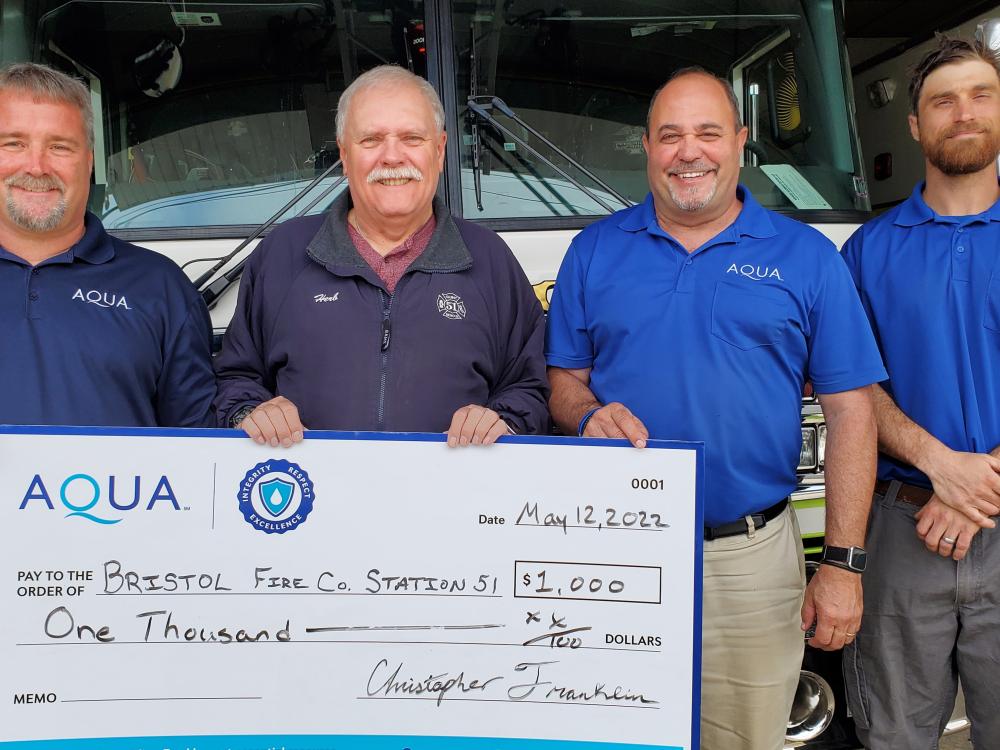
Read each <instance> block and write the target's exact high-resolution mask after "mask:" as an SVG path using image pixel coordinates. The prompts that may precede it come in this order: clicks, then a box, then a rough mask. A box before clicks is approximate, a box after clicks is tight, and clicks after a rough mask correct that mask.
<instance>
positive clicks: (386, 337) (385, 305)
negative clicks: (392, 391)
mask: <svg viewBox="0 0 1000 750" xmlns="http://www.w3.org/2000/svg"><path fill="white" fill-rule="evenodd" d="M378 293H379V297H380V298H381V300H382V343H381V347H382V373H381V377H380V379H379V391H378V429H379V430H380V431H381V430H384V429H385V384H386V381H387V379H388V373H389V344H390V343H391V342H392V325H391V323H390V321H389V315H390V314H391V313H392V298H393V296H395V295H386V293H385V292H384V291H382V290H381V289H379V292H378ZM387 296H388V301H387V300H386V297H387Z"/></svg>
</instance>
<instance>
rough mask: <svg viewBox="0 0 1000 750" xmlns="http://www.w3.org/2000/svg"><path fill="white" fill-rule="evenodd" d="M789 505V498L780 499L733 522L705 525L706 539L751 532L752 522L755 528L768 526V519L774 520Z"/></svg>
mask: <svg viewBox="0 0 1000 750" xmlns="http://www.w3.org/2000/svg"><path fill="white" fill-rule="evenodd" d="M787 505H788V498H787V497H786V498H784V499H782V500H779V501H778V502H776V503H775V504H774V505H772V506H771V507H770V508H764V510H762V511H758V512H757V513H751V514H750V515H747V516H744V517H743V518H741V519H740V520H739V521H733V522H731V523H724V524H722V525H721V526H706V527H705V541H706V542H710V541H712V540H713V539H722V538H723V537H727V536H737V535H739V534H747V533H749V532H750V524H753V528H754V530H755V531H756V530H757V529H762V528H764V527H765V526H767V523H768V521H773V520H774V519H775V518H777V517H778V516H780V515H781V512H782V511H783V510H784V509H785V507H786V506H787Z"/></svg>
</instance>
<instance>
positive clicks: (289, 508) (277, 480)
mask: <svg viewBox="0 0 1000 750" xmlns="http://www.w3.org/2000/svg"><path fill="white" fill-rule="evenodd" d="M237 499H238V500H239V503H240V513H242V514H243V518H245V519H246V522H247V523H248V524H250V525H251V526H253V527H254V528H255V529H256V530H257V531H263V532H264V533H265V534H284V533H286V532H289V531H294V530H295V529H297V528H298V527H299V526H301V525H302V524H303V523H304V522H305V520H306V518H308V516H309V513H310V512H311V511H312V508H313V500H314V499H315V495H314V493H313V484H312V481H311V480H310V479H309V475H308V474H307V473H306V472H305V471H304V470H303V469H302V467H300V466H299V465H298V464H293V463H292V462H291V461H284V460H279V459H269V460H267V461H263V462H262V463H259V464H257V465H256V466H254V467H253V468H252V469H250V471H248V472H247V473H246V476H244V477H243V481H242V482H240V489H239V492H238V493H237Z"/></svg>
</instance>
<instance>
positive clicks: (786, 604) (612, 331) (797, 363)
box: [546, 69, 885, 750]
mask: <svg viewBox="0 0 1000 750" xmlns="http://www.w3.org/2000/svg"><path fill="white" fill-rule="evenodd" d="M746 139H747V130H746V128H744V127H743V126H742V125H741V124H740V120H739V109H738V106H737V102H736V98H735V95H734V94H733V91H732V88H731V87H730V86H729V84H728V82H727V81H723V80H721V79H718V78H716V77H715V76H713V75H711V74H709V73H707V72H705V71H704V70H701V69H685V70H681V71H678V72H677V73H675V74H674V76H673V77H672V78H671V79H670V80H669V81H668V82H667V83H666V84H665V85H664V86H663V87H662V88H661V89H660V90H659V91H658V92H657V93H656V94H655V95H654V97H653V101H652V103H651V105H650V110H649V117H648V121H647V128H646V134H645V135H644V137H643V146H644V148H645V150H646V154H647V160H648V162H647V176H648V179H649V185H650V189H651V193H650V195H649V196H648V197H647V199H646V201H645V202H644V203H642V204H640V205H638V206H635V207H633V208H630V209H626V210H624V211H620V212H619V213H617V214H615V215H613V216H610V217H608V218H606V219H604V220H602V221H599V222H597V223H596V224H592V225H591V226H589V227H587V228H586V229H585V230H584V231H582V232H581V233H580V234H579V235H578V236H577V237H576V239H575V240H574V241H573V244H572V246H571V247H570V250H569V253H568V254H567V256H566V259H565V260H564V262H563V265H562V268H561V269H560V271H559V276H558V279H557V282H556V286H555V293H554V295H553V299H552V308H551V311H550V314H549V330H548V341H547V344H546V356H547V360H548V364H549V377H550V380H551V384H552V399H551V403H550V407H551V410H552V416H553V418H554V419H555V421H556V423H557V424H558V425H559V426H560V427H561V428H562V429H563V430H564V431H566V432H567V433H569V434H579V435H582V436H593V437H612V438H615V437H626V438H628V439H629V440H630V441H632V443H633V444H635V445H636V446H638V447H642V446H643V445H645V441H646V439H647V438H648V437H649V436H652V437H654V438H673V439H682V440H703V441H705V472H704V476H705V486H704V498H705V506H704V518H705V529H704V535H705V536H704V538H705V544H704V560H703V563H704V588H703V591H704V595H703V601H702V607H703V610H702V622H703V632H702V646H703V650H702V672H701V674H702V695H701V707H702V715H701V747H702V748H703V749H704V750H740V749H741V748H743V749H745V750H775V749H776V748H780V747H782V745H783V739H784V734H785V727H786V724H787V718H788V714H789V711H790V709H791V705H792V699H793V696H794V694H795V687H796V685H797V683H798V675H799V669H800V665H801V663H802V651H803V631H804V630H806V629H807V628H809V626H810V625H813V624H814V623H815V628H816V635H815V637H814V638H813V639H812V640H811V643H812V645H814V646H818V647H819V648H823V649H838V648H840V647H842V646H843V644H844V643H846V642H849V641H850V640H851V639H852V638H853V637H854V633H856V632H857V629H858V625H859V623H860V621H861V598H862V595H861V577H860V576H859V575H858V571H859V570H860V569H861V567H862V564H861V563H862V558H863V550H860V549H859V545H861V543H862V542H863V541H864V532H865V522H866V520H867V518H868V506H869V502H870V494H871V487H872V483H873V482H874V473H875V421H874V417H873V415H872V407H871V398H870V393H869V390H870V389H869V387H868V386H869V385H870V384H871V383H874V382H878V381H879V380H881V379H883V378H884V377H885V371H884V370H883V368H882V363H881V361H880V359H879V356H878V349H877V347H876V345H875V342H874V340H873V338H872V335H871V331H870V329H869V327H868V324H867V322H866V321H865V318H864V312H863V311H862V309H861V305H860V304H859V303H858V299H857V295H856V294H855V292H854V289H853V288H852V285H851V279H850V275H849V274H848V273H847V272H846V269H845V268H844V265H843V263H842V262H841V261H840V260H839V258H838V257H837V249H836V248H835V247H834V246H833V244H831V243H830V241H829V240H827V239H826V238H824V237H823V236H822V235H821V234H819V233H818V232H816V231H815V230H814V229H812V228H810V227H808V226H806V225H804V224H800V223H798V222H796V221H793V220H791V219H787V218H785V217H783V216H781V215H779V214H776V213H772V212H771V211H766V210H765V209H764V208H762V207H761V206H760V204H758V203H757V202H756V201H755V200H754V198H753V196H752V195H751V194H750V191H748V190H747V189H746V188H745V187H743V186H742V185H738V184H737V181H738V178H739V164H740V154H741V152H742V150H743V147H744V144H745V143H746ZM807 378H808V379H809V380H810V381H812V383H813V387H814V388H815V390H816V392H817V393H818V394H819V398H820V401H821V403H822V405H823V410H824V412H825V414H826V419H827V424H828V429H829V437H828V442H827V449H826V477H827V485H826V489H827V495H826V498H827V508H826V543H827V545H828V546H827V547H826V548H825V552H824V562H826V563H827V564H825V565H821V566H820V570H819V572H817V573H816V575H815V576H813V578H812V580H811V581H810V583H809V587H808V589H806V591H805V596H804V600H803V585H804V571H803V568H804V562H803V558H802V542H801V538H800V535H799V530H798V525H797V524H796V521H795V516H794V514H793V513H792V512H791V510H790V509H789V506H788V496H789V494H790V493H791V492H792V491H793V490H794V489H795V487H796V483H797V482H796V475H795V469H796V466H797V465H798V458H799V449H800V447H801V440H802V438H801V434H802V433H801V431H800V418H801V415H800V411H801V406H802V389H803V385H804V382H805V381H806V379H807Z"/></svg>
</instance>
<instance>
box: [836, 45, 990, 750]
mask: <svg viewBox="0 0 1000 750" xmlns="http://www.w3.org/2000/svg"><path fill="white" fill-rule="evenodd" d="M910 107H911V112H912V114H911V115H910V118H909V121H910V132H911V133H912V135H913V138H914V139H916V140H917V141H918V142H919V143H920V147H921V149H922V150H923V152H924V160H925V168H926V181H925V182H922V183H920V184H919V185H917V187H916V189H915V190H914V191H913V194H912V195H911V196H910V197H909V198H908V199H907V200H906V201H905V202H903V203H902V204H901V205H899V206H897V207H896V208H894V209H892V210H891V211H888V212H887V213H885V214H883V215H882V216H880V217H878V218H877V219H874V220H873V221H870V222H868V223H867V224H865V225H864V226H863V227H861V229H859V230H858V231H857V232H856V233H855V234H854V236H853V237H851V239H850V240H849V241H848V242H847V244H846V245H845V247H844V253H843V257H844V260H845V261H847V264H848V267H849V268H850V271H851V273H852V275H853V276H854V281H855V284H856V285H857V287H858V290H859V293H860V295H861V300H862V303H863V304H864V307H865V309H866V311H867V313H868V317H869V319H870V320H871V324H872V328H873V329H874V331H875V335H876V338H877V339H878V342H879V346H880V348H881V350H882V356H883V359H884V361H885V365H886V369H887V370H888V372H889V379H888V380H886V381H884V382H883V383H881V384H880V385H877V386H875V388H874V389H873V400H874V402H875V415H876V419H877V421H878V443H879V449H880V451H881V455H880V457H879V464H878V480H879V481H878V483H877V484H876V487H875V499H874V503H873V510H872V520H871V527H870V529H869V531H868V546H869V549H870V550H871V554H870V556H869V559H868V569H867V570H866V572H865V574H864V586H865V589H864V593H865V616H864V621H863V623H862V627H861V631H860V632H859V633H858V637H857V640H856V642H855V644H854V645H853V646H852V647H851V648H850V649H849V651H848V652H846V653H845V665H846V675H847V678H848V679H847V683H848V693H849V698H850V703H851V708H852V713H853V714H854V719H855V723H856V724H857V727H858V733H859V735H860V737H861V740H862V741H863V742H864V743H865V746H866V747H868V748H872V749H874V750H883V749H886V750H888V749H889V748H900V749H904V748H905V749H906V750H910V749H911V748H917V747H937V741H938V738H939V737H940V736H941V733H942V731H943V730H944V727H945V723H946V722H947V721H948V718H949V716H950V715H951V711H952V707H953V704H954V701H955V693H956V678H957V677H961V682H962V688H963V690H964V693H965V705H966V708H967V710H968V715H969V718H970V719H971V720H972V743H973V744H974V745H975V746H976V747H984V748H985V747H988V748H994V747H1000V691H998V690H997V677H998V674H1000V672H998V669H1000V667H998V662H1000V538H998V536H997V534H998V532H997V529H996V520H995V516H996V515H997V512H998V508H1000V459H998V458H997V456H998V454H1000V447H998V446H1000V200H998V199H1000V189H998V185H997V165H996V160H997V154H998V152H1000V75H998V64H997V61H996V58H994V56H993V55H992V54H991V53H990V52H989V51H988V50H984V49H983V48H981V47H979V46H974V45H971V44H969V43H967V42H965V41H961V40H957V39H948V38H945V37H940V38H939V39H938V42H937V45H936V46H935V47H934V48H933V49H932V50H931V51H930V52H928V53H927V54H926V55H925V56H924V57H923V59H922V60H921V61H920V63H919V64H918V65H917V68H916V71H915V74H914V77H913V80H912V81H911V83H910ZM991 517H993V518H991Z"/></svg>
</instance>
